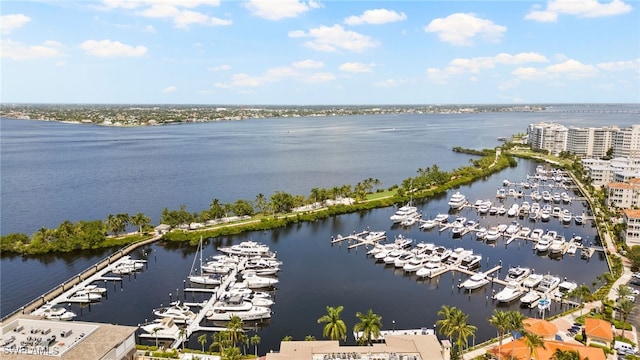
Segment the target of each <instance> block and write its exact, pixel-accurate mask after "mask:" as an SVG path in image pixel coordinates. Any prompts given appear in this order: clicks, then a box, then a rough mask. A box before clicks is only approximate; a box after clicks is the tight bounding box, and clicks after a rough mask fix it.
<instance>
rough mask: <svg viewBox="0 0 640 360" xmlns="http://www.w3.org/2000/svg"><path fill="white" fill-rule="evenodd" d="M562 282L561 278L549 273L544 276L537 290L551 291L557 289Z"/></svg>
mask: <svg viewBox="0 0 640 360" xmlns="http://www.w3.org/2000/svg"><path fill="white" fill-rule="evenodd" d="M559 284H560V278H559V277H557V276H554V275H550V274H547V275H545V276H544V277H543V278H542V281H541V282H540V284H538V286H537V287H536V290H538V291H540V292H542V293H550V292H552V291H553V290H555V289H556V288H557V287H558V285H559Z"/></svg>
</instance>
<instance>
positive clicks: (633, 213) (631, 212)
mask: <svg viewBox="0 0 640 360" xmlns="http://www.w3.org/2000/svg"><path fill="white" fill-rule="evenodd" d="M622 211H623V212H624V215H625V216H626V217H628V218H632V219H637V218H640V209H623V210H622Z"/></svg>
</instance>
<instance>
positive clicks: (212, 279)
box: [189, 237, 220, 286]
mask: <svg viewBox="0 0 640 360" xmlns="http://www.w3.org/2000/svg"><path fill="white" fill-rule="evenodd" d="M198 260H200V263H199V267H196V261H198ZM189 282H191V283H194V284H199V285H211V286H213V285H220V276H219V275H216V274H205V273H204V272H203V271H202V237H200V242H199V243H198V250H197V251H196V255H195V256H194V258H193V263H192V264H191V271H190V272H189Z"/></svg>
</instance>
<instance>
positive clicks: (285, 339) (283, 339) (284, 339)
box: [282, 335, 293, 341]
mask: <svg viewBox="0 0 640 360" xmlns="http://www.w3.org/2000/svg"><path fill="white" fill-rule="evenodd" d="M291 340H293V337H292V336H291V335H286V336H285V337H283V338H282V341H291Z"/></svg>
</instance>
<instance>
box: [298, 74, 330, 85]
mask: <svg viewBox="0 0 640 360" xmlns="http://www.w3.org/2000/svg"><path fill="white" fill-rule="evenodd" d="M335 79H336V76H335V75H333V74H332V73H326V72H325V73H315V74H311V75H310V76H306V77H304V78H303V81H305V82H310V83H320V82H328V81H333V80H335Z"/></svg>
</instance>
